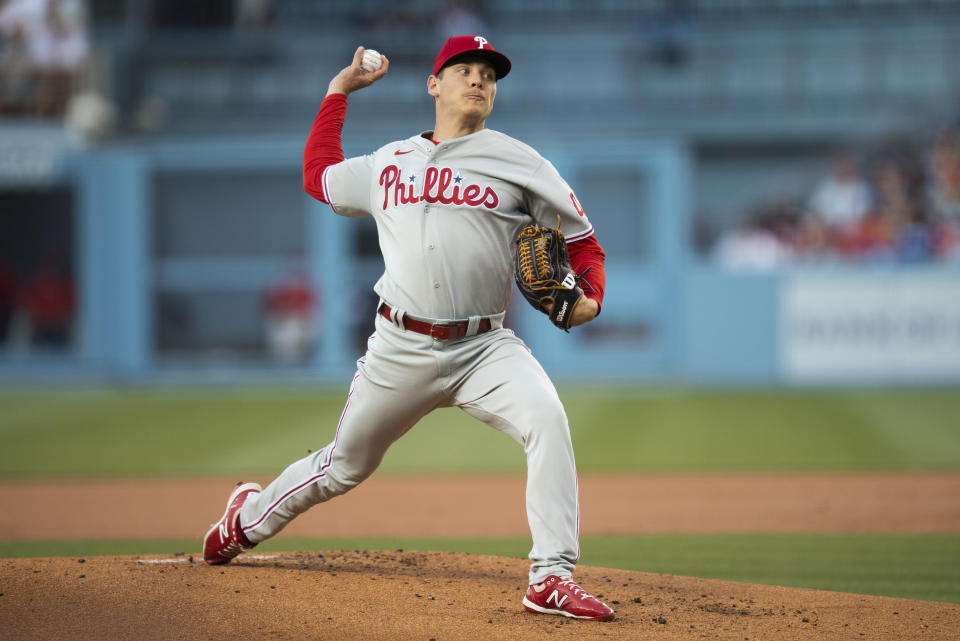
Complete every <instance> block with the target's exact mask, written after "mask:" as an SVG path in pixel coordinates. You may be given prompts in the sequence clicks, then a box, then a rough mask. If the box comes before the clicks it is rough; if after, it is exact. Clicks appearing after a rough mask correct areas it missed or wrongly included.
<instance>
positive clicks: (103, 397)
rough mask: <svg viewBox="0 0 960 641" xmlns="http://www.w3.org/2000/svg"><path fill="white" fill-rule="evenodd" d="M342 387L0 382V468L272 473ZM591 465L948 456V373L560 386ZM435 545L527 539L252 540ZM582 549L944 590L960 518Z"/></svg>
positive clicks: (478, 460) (951, 410)
mask: <svg viewBox="0 0 960 641" xmlns="http://www.w3.org/2000/svg"><path fill="white" fill-rule="evenodd" d="M345 391H346V390H345V388H344V389H343V390H330V389H323V388H317V389H304V388H250V389H238V388H214V387H200V388H197V389H189V390H187V389H175V388H148V389H139V388H116V389H97V390H88V391H62V390H61V391H26V390H20V391H11V390H7V391H5V392H3V393H0V478H7V479H17V478H71V477H72V478H83V477H140V476H148V477H185V476H229V477H237V478H240V477H242V476H245V475H250V476H255V475H256V476H272V475H273V474H276V473H277V472H278V471H279V470H281V469H282V468H283V467H285V466H286V465H287V464H288V463H290V462H291V461H293V460H295V459H297V458H300V457H301V456H303V455H304V454H306V452H307V450H308V449H313V450H316V449H318V448H320V447H323V446H324V445H325V444H326V443H327V442H329V441H330V440H331V439H332V438H333V435H334V431H335V428H336V424H337V420H338V418H339V415H340V411H341V409H342V406H343V402H344V399H345ZM560 392H561V398H563V400H564V404H565V406H566V408H567V412H568V414H569V416H570V421H571V426H572V433H573V440H574V447H575V449H576V454H577V464H578V468H579V470H580V472H581V473H590V472H681V473H682V472H696V473H701V472H710V471H734V472H736V471H774V472H776V471H818V470H821V471H830V470H838V471H842V470H914V471H926V470H958V469H960V420H958V419H957V417H958V416H960V390H957V389H955V388H939V389H919V388H917V389H841V390H809V389H808V390H782V389H762V390H744V389H729V390H696V389H657V388H637V389H622V390H593V389H566V390H564V389H561V390H560ZM523 468H524V459H523V454H522V451H521V449H520V447H519V446H518V445H517V444H515V443H514V442H513V441H511V440H510V439H509V438H507V437H505V436H504V435H502V434H500V433H498V432H496V431H495V430H492V429H490V428H488V427H487V426H485V425H483V424H482V423H479V422H477V421H475V420H474V419H471V418H469V417H468V416H466V415H465V414H464V413H462V412H460V411H458V410H454V409H446V410H441V411H438V412H435V413H433V414H431V415H429V416H428V417H427V418H425V419H424V420H423V421H422V422H421V424H420V425H418V426H416V427H415V428H414V429H413V430H412V431H411V432H410V433H409V434H408V435H407V436H405V437H404V438H402V439H400V441H399V442H398V443H397V444H396V445H395V446H394V447H393V448H392V449H391V450H390V452H388V454H387V457H386V459H385V461H384V464H383V468H382V469H381V471H380V472H379V474H380V475H383V474H448V473H452V474H491V473H492V474H496V473H500V472H517V471H521V470H523ZM197 547H198V542H197V541H186V542H184V541H146V542H117V541H106V542H83V541H81V542H75V543H70V544H67V543H60V542H57V543H50V542H32V543H4V542H0V556H49V555H67V556H84V555H97V554H106V555H113V554H146V553H163V554H168V553H175V552H185V553H188V554H190V553H195V552H196V548H197ZM398 547H402V548H406V549H433V550H451V551H464V552H474V553H484V554H498V555H505V556H515V557H523V556H525V555H526V553H527V550H528V547H529V541H528V540H526V539H471V540H460V539H457V540H409V539H376V540H369V539H357V540H349V541H304V540H297V539H285V538H284V537H282V536H281V537H278V538H277V539H275V540H272V541H269V542H267V543H265V544H263V545H262V546H261V547H260V548H258V549H262V550H300V549H338V548H341V549H342V548H348V549H354V548H364V549H393V548H398ZM583 550H584V556H583V558H582V560H581V562H582V563H583V564H586V565H597V566H603V567H615V568H622V569H628V570H642V571H648V572H663V573H669V574H679V575H690V576H702V577H708V578H720V579H728V580H735V581H746V582H756V583H768V584H775V585H789V586H798V587H811V588H823V589H830V590H839V591H849V592H857V593H865V594H881V595H889V596H901V597H909V598H917V599H930V600H940V601H948V602H952V603H960V536H958V535H943V536H941V535H896V536H894V535H870V536H839V535H838V536H826V535H824V536H759V535H757V536H670V537H660V536H625V537H584V540H583Z"/></svg>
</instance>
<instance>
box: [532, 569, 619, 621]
mask: <svg viewBox="0 0 960 641" xmlns="http://www.w3.org/2000/svg"><path fill="white" fill-rule="evenodd" d="M523 607H525V608H526V609H527V610H529V611H530V612H542V613H544V614H559V615H561V616H565V617H570V618H573V619H586V620H588V621H609V620H610V619H612V618H613V609H612V608H611V607H610V606H608V605H607V604H606V603H604V602H603V601H601V600H599V599H597V598H596V597H593V596H590V595H589V594H587V591H586V590H584V589H583V588H581V587H580V586H579V585H577V584H576V583H574V582H573V579H569V578H568V579H561V578H560V577H558V576H548V577H547V580H546V581H544V582H543V583H541V584H539V585H531V586H530V587H529V588H527V594H526V596H524V597H523Z"/></svg>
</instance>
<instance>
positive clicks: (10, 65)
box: [0, 0, 36, 115]
mask: <svg viewBox="0 0 960 641" xmlns="http://www.w3.org/2000/svg"><path fill="white" fill-rule="evenodd" d="M20 4H22V3H21V2H16V1H13V0H11V1H8V2H4V1H3V0H0V115H4V114H14V115H20V114H23V113H26V112H27V111H30V104H31V102H32V96H33V93H34V83H35V81H36V78H35V74H34V66H33V64H32V63H31V61H30V54H29V51H28V47H27V28H28V23H29V20H28V19H27V16H26V15H25V14H24V13H23V11H22V9H18V5H20Z"/></svg>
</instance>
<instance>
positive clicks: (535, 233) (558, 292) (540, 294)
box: [514, 220, 590, 331]
mask: <svg viewBox="0 0 960 641" xmlns="http://www.w3.org/2000/svg"><path fill="white" fill-rule="evenodd" d="M514 268H515V269H514V279H515V280H516V282H517V289H519V290H520V293H521V294H523V297H524V298H526V299H527V302H529V303H530V304H531V305H533V307H534V308H535V309H538V310H540V311H541V312H543V313H544V314H547V315H548V316H549V317H550V322H551V323H553V324H554V325H556V326H557V327H559V328H560V329H562V330H564V331H570V317H571V316H572V312H573V306H574V304H575V303H576V302H577V300H578V299H579V298H580V297H581V296H583V289H582V288H581V287H580V281H581V280H582V279H583V275H584V274H586V273H587V272H588V271H590V268H589V267H588V268H587V269H586V270H584V272H583V274H580V275H579V276H578V275H577V274H575V273H574V271H573V267H571V265H570V254H569V253H568V252H567V242H566V241H565V240H564V239H563V234H561V233H560V227H559V220H558V221H557V229H550V228H549V227H544V226H542V225H536V224H530V225H527V226H526V227H524V228H523V229H521V230H520V233H519V234H517V238H516V241H515V243H514ZM551 304H552V305H553V311H552V312H548V311H547V307H548V306H549V305H551Z"/></svg>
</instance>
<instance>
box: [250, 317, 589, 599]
mask: <svg viewBox="0 0 960 641" xmlns="http://www.w3.org/2000/svg"><path fill="white" fill-rule="evenodd" d="M441 407H459V408H461V409H462V410H464V411H465V412H467V413H468V414H470V415H471V416H474V417H476V418H478V419H480V420H481V421H483V422H485V423H487V424H488V425H490V426H491V427H493V428H495V429H497V430H500V431H501V432H504V433H506V434H508V435H509V436H510V437H512V438H513V439H514V440H516V441H517V442H518V443H520V444H521V445H522V446H523V448H524V451H525V452H526V458H527V486H526V509H527V520H528V522H529V526H530V534H531V537H532V539H533V548H532V549H531V551H530V560H531V562H532V563H531V567H530V583H531V584H535V583H540V582H542V581H543V580H544V579H545V578H546V577H547V576H549V575H551V574H556V575H559V576H568V575H570V574H572V573H573V570H574V566H575V565H576V562H577V560H578V558H579V544H578V526H579V522H578V519H579V511H578V504H577V477H576V466H575V462H574V455H573V446H572V443H571V440H570V430H569V426H568V423H567V416H566V413H565V411H564V409H563V405H562V403H561V402H560V398H559V396H558V395H557V391H556V389H555V388H554V386H553V383H552V382H551V381H550V379H549V378H548V376H547V375H546V373H545V372H544V370H543V368H542V367H541V366H540V363H539V362H537V360H536V359H535V358H534V357H533V355H532V354H531V353H530V351H529V350H528V349H527V347H526V345H525V344H524V343H523V342H522V341H521V340H520V339H519V338H517V337H516V336H515V335H514V334H513V332H512V331H510V330H508V329H504V328H498V329H494V330H491V331H489V332H486V333H483V334H478V335H475V336H471V337H466V338H460V339H453V340H445V341H440V340H434V339H432V338H430V337H429V336H425V335H422V334H417V333H415V332H412V331H407V330H404V329H402V328H400V327H398V326H396V325H395V324H394V323H392V322H391V321H389V320H387V319H385V318H383V317H382V316H380V315H379V314H378V315H377V320H376V331H375V333H374V334H373V335H372V336H371V337H370V338H369V340H368V341H367V352H366V354H365V355H364V357H363V358H361V359H360V360H358V361H357V373H356V375H355V376H354V379H353V383H352V384H351V386H350V392H349V394H348V396H347V402H346V406H345V407H344V410H343V413H342V415H341V417H340V423H339V425H338V427H337V431H336V436H335V437H334V439H333V442H332V443H330V444H329V445H327V446H326V447H324V448H323V449H321V450H319V451H317V452H314V453H312V454H310V455H309V456H307V457H305V458H303V459H300V460H299V461H296V462H294V463H292V464H291V465H290V466H288V467H287V468H286V469H285V470H284V471H283V472H282V473H281V474H280V476H279V477H277V478H276V479H275V480H274V481H273V482H272V483H270V484H269V485H268V486H267V487H266V488H264V490H263V492H261V493H260V494H253V495H251V497H250V498H249V499H248V500H247V501H246V502H245V503H244V505H243V508H242V510H241V513H240V524H241V527H242V529H243V532H244V534H245V535H246V537H247V538H248V539H249V540H250V542H252V543H259V542H260V541H263V540H265V539H268V538H270V537H272V536H273V535H275V534H277V533H278V532H280V530H282V529H283V528H284V527H285V526H286V525H287V524H288V523H289V522H290V521H291V520H293V519H294V518H295V517H296V516H297V515H298V514H301V513H303V512H305V511H306V510H308V509H309V508H310V507H312V506H314V505H316V504H317V503H322V502H324V501H328V500H330V499H332V498H333V497H335V496H339V495H340V494H344V493H345V492H348V491H349V490H350V489H352V488H354V487H356V486H357V485H358V484H359V483H360V482H362V481H363V480H364V479H366V478H367V477H369V476H370V475H371V474H372V473H373V471H374V470H376V468H377V466H379V464H380V462H381V460H382V459H383V456H384V454H385V453H386V451H387V449H388V448H389V447H390V445H392V444H393V443H394V442H395V441H396V440H397V439H399V438H400V437H401V436H403V435H404V434H405V433H406V432H407V431H408V430H409V429H410V428H411V427H413V426H414V425H415V424H416V423H417V421H419V420H420V419H421V418H423V416H425V415H426V414H427V413H429V412H430V411H432V410H434V409H437V408H441ZM464 509H469V506H466V505H465V506H464Z"/></svg>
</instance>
